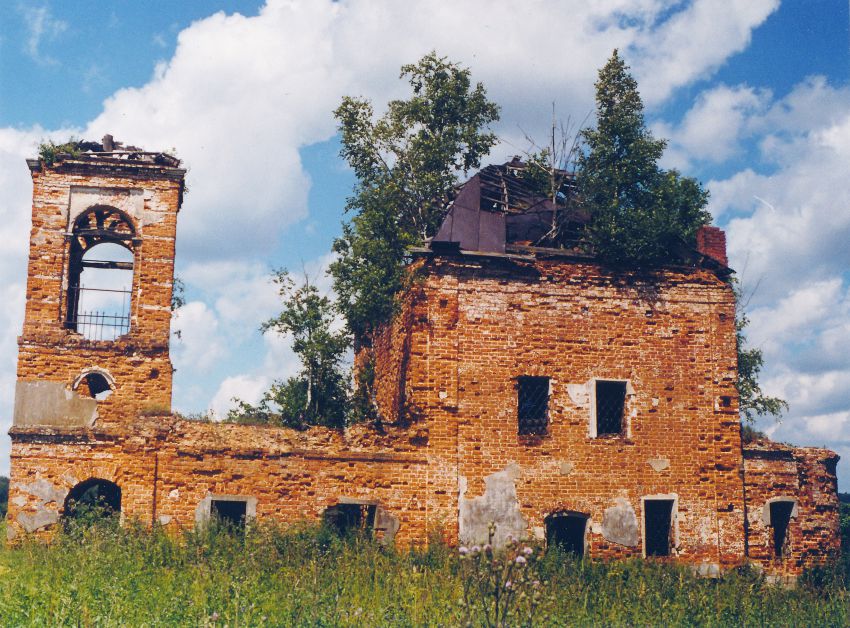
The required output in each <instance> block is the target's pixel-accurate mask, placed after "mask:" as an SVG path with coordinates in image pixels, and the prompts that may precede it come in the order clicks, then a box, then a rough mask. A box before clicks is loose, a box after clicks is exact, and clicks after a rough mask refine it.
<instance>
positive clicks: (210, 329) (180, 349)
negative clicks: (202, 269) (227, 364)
mask: <svg viewBox="0 0 850 628" xmlns="http://www.w3.org/2000/svg"><path fill="white" fill-rule="evenodd" d="M173 329H174V330H175V331H176V332H179V337H180V339H179V341H178V342H173V343H172V351H171V355H172V357H173V359H174V364H175V366H176V367H177V369H178V370H179V369H183V370H186V371H188V372H189V373H191V376H192V377H198V376H200V375H203V374H204V372H205V371H208V370H210V369H212V368H213V367H214V366H215V365H216V363H217V362H218V361H219V360H220V359H221V358H222V357H223V356H224V355H225V347H224V344H223V343H222V340H223V339H222V337H221V334H220V333H219V324H218V317H217V316H216V315H215V313H214V312H213V311H211V310H210V309H209V307H207V305H206V304H205V303H202V302H200V301H192V302H190V303H187V304H186V305H184V306H183V307H182V308H180V309H179V310H177V312H176V313H175V315H174V324H173Z"/></svg>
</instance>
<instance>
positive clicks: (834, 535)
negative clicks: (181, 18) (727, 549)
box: [744, 440, 841, 576]
mask: <svg viewBox="0 0 850 628" xmlns="http://www.w3.org/2000/svg"><path fill="white" fill-rule="evenodd" d="M837 462H838V456H836V455H835V454H834V453H833V452H831V451H829V450H826V449H816V448H811V447H789V446H788V445H781V444H778V443H772V442H770V441H764V440H762V441H757V442H755V443H751V444H748V445H746V446H745V447H744V468H745V470H746V475H745V480H746V483H745V487H744V488H745V490H746V496H747V497H746V500H747V525H748V535H747V545H748V555H749V557H750V558H751V559H752V560H754V561H756V562H757V563H758V564H759V565H761V566H762V567H763V568H764V570H765V572H766V573H768V574H770V575H773V576H789V575H791V576H794V575H799V574H800V573H801V572H802V570H803V569H805V568H807V567H812V566H813V565H816V564H819V563H822V562H823V561H824V559H825V558H827V557H829V556H834V555H837V554H838V553H839V552H840V551H841V537H840V533H839V519H838V490H837V485H836V479H835V466H836V464H837ZM789 497H790V498H792V499H794V500H795V502H796V513H795V515H794V516H793V517H792V518H791V520H790V524H789V527H788V532H787V537H788V541H787V544H786V546H785V548H784V549H785V553H784V555H783V556H782V557H777V556H776V549H775V545H774V539H773V528H772V527H771V526H768V525H766V521H765V508H766V504H768V502H769V500H771V499H777V498H789Z"/></svg>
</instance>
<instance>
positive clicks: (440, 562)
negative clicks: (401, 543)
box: [0, 525, 850, 626]
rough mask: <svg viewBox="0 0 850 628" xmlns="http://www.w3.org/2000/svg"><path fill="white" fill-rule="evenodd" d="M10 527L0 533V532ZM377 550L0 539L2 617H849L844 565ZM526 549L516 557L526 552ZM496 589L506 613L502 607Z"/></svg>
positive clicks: (189, 538)
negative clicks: (796, 577) (774, 567)
mask: <svg viewBox="0 0 850 628" xmlns="http://www.w3.org/2000/svg"><path fill="white" fill-rule="evenodd" d="M0 532H2V530H0ZM537 555H538V552H537V550H536V548H531V549H528V550H526V549H525V547H524V546H517V547H516V548H514V550H513V551H512V552H510V553H509V554H508V555H506V556H496V557H493V556H492V555H490V554H487V553H485V552H483V551H482V552H479V553H478V554H476V555H471V554H468V555H466V556H464V557H460V556H459V555H458V553H457V552H455V551H452V550H450V549H448V548H446V547H445V546H443V545H440V544H434V545H433V546H432V548H431V549H430V550H429V551H427V552H410V553H407V552H399V551H393V550H388V549H384V548H382V547H380V546H378V545H376V544H374V543H372V542H369V541H366V540H363V539H357V538H354V539H348V540H340V539H337V538H336V537H334V536H333V535H332V534H331V533H330V532H328V531H325V530H321V529H316V528H303V529H299V530H289V531H282V530H279V529H276V528H272V527H262V526H261V527H257V528H254V529H252V530H249V531H248V532H247V533H246V534H244V535H238V534H237V535H234V534H228V533H225V532H223V531H221V530H215V529H210V530H208V531H206V532H202V533H191V534H187V535H186V536H185V537H182V538H173V537H169V536H167V535H166V534H164V533H162V532H161V531H158V530H154V531H146V530H144V529H142V528H136V527H133V526H127V527H125V528H123V529H122V528H118V527H116V526H109V525H106V526H100V527H97V528H93V529H90V530H88V531H85V532H84V531H82V530H80V531H76V532H71V533H68V534H63V535H62V536H61V537H60V538H59V539H58V541H57V542H56V543H54V544H53V545H51V546H44V545H41V544H27V545H24V546H21V547H17V548H13V549H8V548H6V549H2V550H0V624H2V625H3V626H10V625H49V626H55V625H83V626H99V625H105V626H112V625H134V626H135V625H150V626H155V625H177V624H180V625H202V626H204V625H209V626H212V625H215V626H224V625H228V626H264V625H268V626H290V625H301V626H337V625H342V626H362V625H365V626H386V625H400V626H420V625H423V626H425V625H429V626H437V625H446V626H454V625H466V624H470V623H471V624H472V625H488V624H489V625H498V624H499V623H501V622H505V623H506V624H508V625H599V624H607V625H633V624H638V625H661V624H664V625H701V626H729V625H747V626H765V625H786V626H792V625H793V626H806V625H809V626H846V625H848V623H849V622H850V612H848V602H850V597H848V593H847V591H846V588H845V587H844V585H843V584H842V583H843V578H842V574H843V572H842V571H841V570H840V569H836V570H832V571H824V572H820V573H817V574H813V575H812V576H810V577H808V578H806V579H805V582H804V584H802V585H801V586H800V587H798V588H797V589H795V590H785V589H781V588H778V587H771V586H767V585H766V584H765V583H764V582H763V580H762V579H761V578H760V577H759V576H758V575H757V574H755V573H754V572H752V571H749V570H742V571H739V572H735V573H730V574H728V575H726V576H725V577H723V578H720V579H717V580H708V579H700V578H696V577H694V576H692V575H691V574H690V573H689V572H688V571H687V570H685V569H681V568H677V567H671V566H663V565H655V564H650V563H646V562H643V561H633V562H617V563H609V564H601V563H597V562H593V561H584V562H577V561H574V560H572V559H571V558H570V557H569V556H563V555H558V554H556V553H549V554H547V555H545V556H542V557H540V558H538V556H537ZM518 556H522V557H523V558H522V559H521V560H520V561H519V562H518V561H517V557H518ZM497 600H498V605H499V610H498V612H499V616H498V617H497V616H496V604H497Z"/></svg>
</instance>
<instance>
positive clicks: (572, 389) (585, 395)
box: [567, 383, 590, 408]
mask: <svg viewBox="0 0 850 628" xmlns="http://www.w3.org/2000/svg"><path fill="white" fill-rule="evenodd" d="M567 394H569V396H570V400H571V401H572V402H573V403H574V404H575V405H577V406H578V407H579V408H589V407H590V386H589V384H586V383H585V384H567Z"/></svg>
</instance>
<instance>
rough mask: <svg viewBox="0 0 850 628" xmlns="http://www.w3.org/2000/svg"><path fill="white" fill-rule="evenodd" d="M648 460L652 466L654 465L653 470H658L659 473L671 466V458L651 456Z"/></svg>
mask: <svg viewBox="0 0 850 628" xmlns="http://www.w3.org/2000/svg"><path fill="white" fill-rule="evenodd" d="M646 462H647V464H648V465H649V466H650V467H652V470H653V471H658V472H659V473H660V472H661V471H664V470H666V469H669V468H670V459H669V458H660V457H659V458H650V459H649V460H647V461H646Z"/></svg>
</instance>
